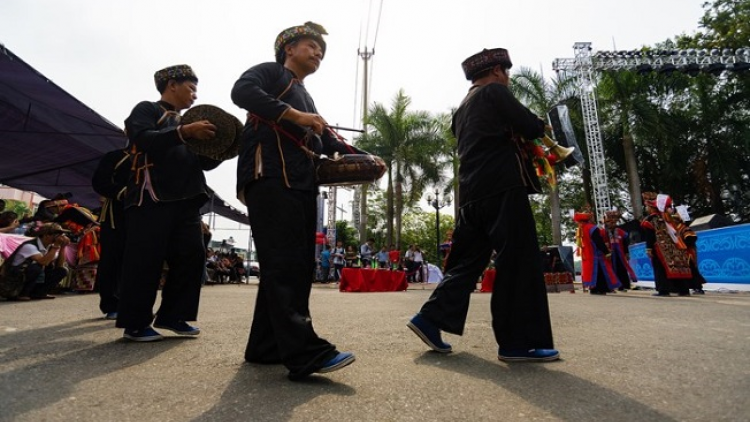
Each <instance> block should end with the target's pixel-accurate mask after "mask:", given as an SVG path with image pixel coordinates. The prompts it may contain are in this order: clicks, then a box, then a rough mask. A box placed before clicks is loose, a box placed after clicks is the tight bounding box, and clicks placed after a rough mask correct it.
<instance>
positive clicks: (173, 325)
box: [154, 320, 201, 336]
mask: <svg viewBox="0 0 750 422" xmlns="http://www.w3.org/2000/svg"><path fill="white" fill-rule="evenodd" d="M154 327H156V328H164V329H165V330H170V331H172V332H174V333H175V334H179V335H181V336H197V335H198V334H200V333H201V329H200V328H198V327H193V326H192V325H189V324H188V323H187V322H185V321H177V322H161V321H159V320H156V322H154Z"/></svg>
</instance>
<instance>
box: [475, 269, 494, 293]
mask: <svg viewBox="0 0 750 422" xmlns="http://www.w3.org/2000/svg"><path fill="white" fill-rule="evenodd" d="M495 274H497V270H495V269H492V270H486V271H485V272H484V274H482V288H481V289H480V290H479V291H480V292H482V293H491V292H492V286H493V285H494V284H495Z"/></svg>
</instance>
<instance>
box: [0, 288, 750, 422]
mask: <svg viewBox="0 0 750 422" xmlns="http://www.w3.org/2000/svg"><path fill="white" fill-rule="evenodd" d="M433 287H434V286H424V285H412V286H410V289H409V290H408V291H405V292H387V293H341V292H339V291H338V290H337V289H336V287H335V285H315V286H314V288H313V291H312V296H311V304H310V307H311V312H312V316H313V322H314V325H315V329H316V331H317V332H318V334H319V335H320V336H322V337H324V338H326V339H328V340H329V341H331V342H333V343H335V344H336V345H337V347H338V348H339V349H340V350H343V351H352V352H354V353H355V354H356V357H357V360H356V362H354V363H353V364H352V365H350V366H349V367H346V368H344V369H342V370H340V371H337V372H333V373H329V374H325V375H314V376H311V377H310V378H308V379H307V380H305V381H302V382H291V381H289V380H287V378H286V370H285V369H284V368H283V366H280V365H270V366H260V365H252V364H247V363H245V362H244V361H243V352H244V347H245V343H246V341H247V335H248V330H249V326H250V321H251V315H252V310H253V304H254V301H255V297H256V294H257V291H258V289H257V284H255V283H250V284H240V285H237V284H232V285H214V286H206V287H205V288H204V289H203V292H202V299H201V310H200V315H199V318H200V320H199V321H198V322H197V323H196V325H198V326H199V327H200V328H201V329H202V330H203V332H202V333H201V335H200V336H198V337H196V338H186V337H179V336H176V335H171V334H170V333H169V332H166V331H165V332H163V334H165V335H166V336H167V338H166V339H165V340H164V341H161V342H156V343H132V342H128V341H126V340H123V339H122V330H120V329H117V328H115V327H114V322H113V321H107V320H104V319H103V318H102V315H101V314H100V313H99V311H98V297H97V296H96V295H95V294H67V295H63V296H61V297H58V298H57V299H55V300H45V301H34V302H6V301H1V300H0V421H33V422H39V421H60V422H70V421H97V422H100V421H118V422H119V421H139V422H141V421H143V422H148V421H160V422H163V421H197V422H213V421H222V422H224V421H536V420H544V421H748V420H750V397H748V394H749V393H750V294H746V293H740V294H731V293H713V292H709V293H707V294H706V295H704V296H693V297H670V298H660V297H652V296H651V295H650V292H648V291H629V292H625V293H618V294H615V295H608V296H592V295H587V294H584V293H583V292H581V291H580V290H578V291H576V292H575V293H551V294H549V295H548V297H549V302H550V309H551V314H552V322H553V330H554V335H555V343H556V347H557V348H558V349H559V350H560V353H561V356H562V359H561V360H560V361H557V362H550V363H513V364H507V363H503V362H499V361H498V360H497V345H496V344H495V341H494V337H493V334H492V329H491V324H490V312H489V302H490V296H491V295H490V294H489V293H478V292H477V293H475V294H474V295H473V296H472V304H471V308H470V311H469V319H468V324H467V330H466V333H465V334H464V336H462V337H459V336H453V335H446V336H445V337H444V339H445V340H446V341H448V342H449V343H452V344H453V349H454V352H453V353H451V354H448V355H442V354H437V353H434V352H430V351H428V350H427V348H426V346H425V345H424V344H423V343H422V342H421V341H420V340H419V339H418V338H417V337H416V336H415V335H414V334H413V333H412V332H411V331H410V330H409V329H408V328H407V327H406V325H405V324H406V322H407V321H408V320H409V318H410V317H411V316H412V315H413V314H414V313H415V312H416V311H417V310H418V309H419V307H420V306H421V304H422V303H423V302H424V301H425V300H426V299H427V298H428V297H429V294H430V292H431V289H432V288H433Z"/></svg>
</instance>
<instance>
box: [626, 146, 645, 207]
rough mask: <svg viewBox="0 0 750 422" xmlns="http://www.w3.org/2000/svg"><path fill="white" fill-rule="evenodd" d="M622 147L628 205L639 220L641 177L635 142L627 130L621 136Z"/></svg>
mask: <svg viewBox="0 0 750 422" xmlns="http://www.w3.org/2000/svg"><path fill="white" fill-rule="evenodd" d="M622 149H623V151H624V152H625V168H626V171H627V173H628V190H629V191H630V206H631V207H633V216H634V217H635V219H636V220H638V221H640V220H641V219H642V218H643V206H642V205H641V201H642V199H641V178H640V176H639V175H638V163H637V162H636V159H635V142H633V135H631V134H630V133H629V132H625V134H623V136H622Z"/></svg>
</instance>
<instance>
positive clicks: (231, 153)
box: [211, 116, 245, 161]
mask: <svg viewBox="0 0 750 422" xmlns="http://www.w3.org/2000/svg"><path fill="white" fill-rule="evenodd" d="M232 119H234V126H235V130H236V134H235V137H234V142H232V143H231V144H230V145H229V147H228V148H227V149H225V150H224V152H222V153H220V154H216V155H212V156H211V158H213V159H214V160H219V161H225V160H230V159H232V158H234V157H236V156H238V155H239V154H240V138H241V137H242V131H243V130H244V129H245V125H243V124H242V122H241V121H240V119H238V118H236V117H234V116H232Z"/></svg>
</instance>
